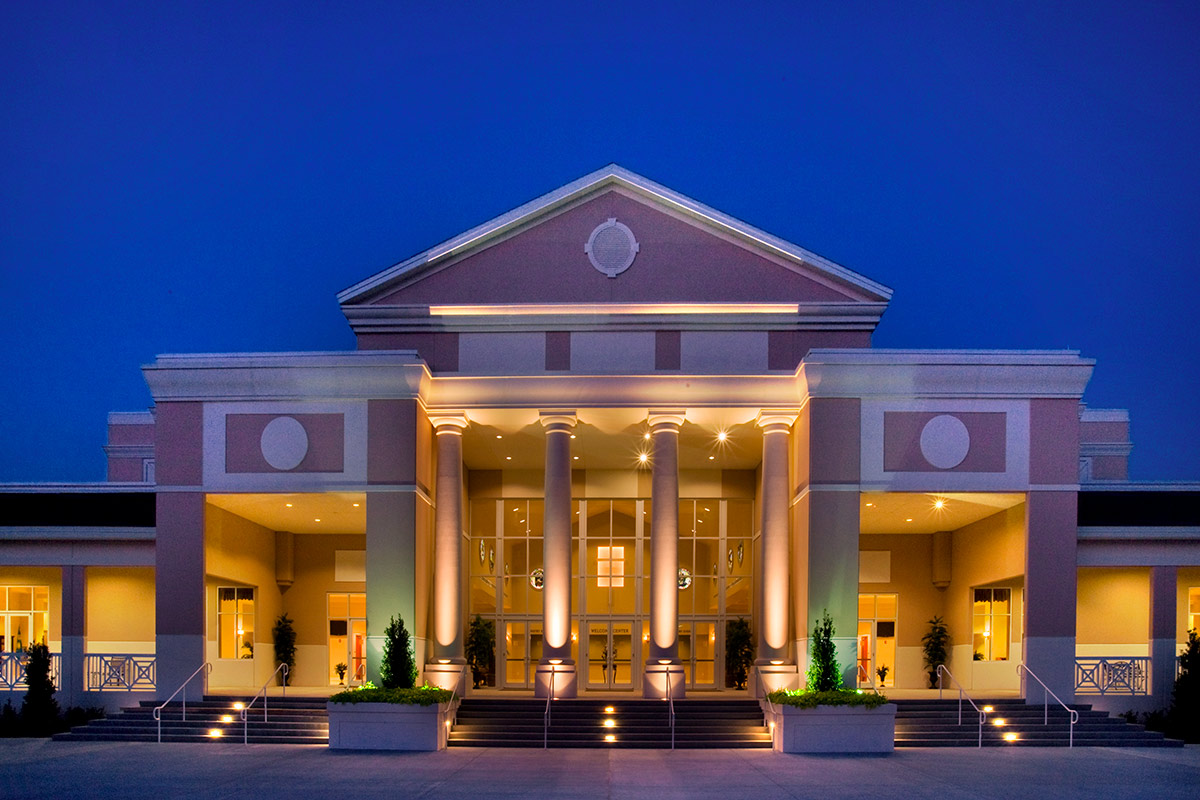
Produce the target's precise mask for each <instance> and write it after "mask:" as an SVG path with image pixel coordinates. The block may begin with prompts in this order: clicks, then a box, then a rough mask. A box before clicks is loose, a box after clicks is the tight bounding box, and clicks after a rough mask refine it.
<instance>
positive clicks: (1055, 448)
mask: <svg viewBox="0 0 1200 800" xmlns="http://www.w3.org/2000/svg"><path fill="white" fill-rule="evenodd" d="M1078 481H1079V401H1078V400H1071V399H1062V400H1059V399H1053V400H1051V399H1036V400H1030V401H1029V482H1030V483H1032V484H1048V485H1066V484H1074V483H1078Z"/></svg>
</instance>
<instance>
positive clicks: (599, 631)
mask: <svg viewBox="0 0 1200 800" xmlns="http://www.w3.org/2000/svg"><path fill="white" fill-rule="evenodd" d="M587 627H588V642H587V657H588V667H587V669H588V672H587V688H589V689H610V690H621V689H632V688H633V665H634V662H635V654H634V637H633V623H632V622H631V621H628V620H612V621H607V622H589V623H588V626H587Z"/></svg>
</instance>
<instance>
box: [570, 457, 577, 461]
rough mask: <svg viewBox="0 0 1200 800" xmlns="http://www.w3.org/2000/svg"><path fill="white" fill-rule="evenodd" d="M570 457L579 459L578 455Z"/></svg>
mask: <svg viewBox="0 0 1200 800" xmlns="http://www.w3.org/2000/svg"><path fill="white" fill-rule="evenodd" d="M571 458H573V459H575V460H576V461H578V460H579V456H571Z"/></svg>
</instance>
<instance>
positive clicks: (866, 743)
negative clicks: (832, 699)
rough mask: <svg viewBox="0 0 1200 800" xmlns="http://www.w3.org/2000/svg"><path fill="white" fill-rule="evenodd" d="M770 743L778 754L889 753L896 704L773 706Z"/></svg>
mask: <svg viewBox="0 0 1200 800" xmlns="http://www.w3.org/2000/svg"><path fill="white" fill-rule="evenodd" d="M774 717H775V730H774V735H773V743H774V748H775V751H776V752H781V753H891V752H892V751H893V750H895V749H896V704H895V703H886V704H884V705H882V706H879V707H878V708H870V709H868V708H863V707H862V706H817V707H816V708H796V707H795V706H776V707H775V715H774Z"/></svg>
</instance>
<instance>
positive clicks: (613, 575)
mask: <svg viewBox="0 0 1200 800" xmlns="http://www.w3.org/2000/svg"><path fill="white" fill-rule="evenodd" d="M596 550H597V556H596V585H597V586H607V587H617V588H620V587H622V586H624V585H625V548H624V547H610V546H605V545H600V546H599V547H598V548H596Z"/></svg>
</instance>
